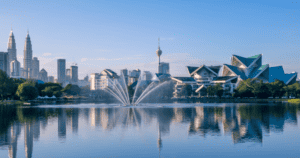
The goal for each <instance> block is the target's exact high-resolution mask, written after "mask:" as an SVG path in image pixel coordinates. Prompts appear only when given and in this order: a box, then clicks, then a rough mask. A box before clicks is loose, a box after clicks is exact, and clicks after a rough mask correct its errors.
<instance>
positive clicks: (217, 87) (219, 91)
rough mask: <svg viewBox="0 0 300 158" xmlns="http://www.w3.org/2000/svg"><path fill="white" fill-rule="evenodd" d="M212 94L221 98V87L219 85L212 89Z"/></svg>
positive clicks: (222, 91)
mask: <svg viewBox="0 0 300 158" xmlns="http://www.w3.org/2000/svg"><path fill="white" fill-rule="evenodd" d="M213 89H214V92H215V93H216V95H217V96H218V97H219V98H221V97H222V95H223V93H224V90H223V87H222V86H221V84H220V83H218V84H216V85H215V86H214V87H213Z"/></svg>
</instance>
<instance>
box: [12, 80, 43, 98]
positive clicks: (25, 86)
mask: <svg viewBox="0 0 300 158" xmlns="http://www.w3.org/2000/svg"><path fill="white" fill-rule="evenodd" d="M16 94H17V95H18V96H19V97H20V99H21V100H33V99H35V98H37V97H38V90H37V88H36V87H35V86H34V84H33V82H25V83H22V84H20V85H19V87H18V90H17V93H16Z"/></svg>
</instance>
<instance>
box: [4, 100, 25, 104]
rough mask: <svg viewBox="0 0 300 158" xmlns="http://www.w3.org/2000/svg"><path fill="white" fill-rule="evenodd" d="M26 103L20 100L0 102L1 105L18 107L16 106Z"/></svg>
mask: <svg viewBox="0 0 300 158" xmlns="http://www.w3.org/2000/svg"><path fill="white" fill-rule="evenodd" d="M24 103H25V101H20V100H6V101H0V105H16V104H24Z"/></svg>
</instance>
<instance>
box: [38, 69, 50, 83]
mask: <svg viewBox="0 0 300 158" xmlns="http://www.w3.org/2000/svg"><path fill="white" fill-rule="evenodd" d="M39 80H42V81H43V82H45V83H46V82H48V73H47V71H46V70H45V69H42V70H41V71H40V72H39Z"/></svg>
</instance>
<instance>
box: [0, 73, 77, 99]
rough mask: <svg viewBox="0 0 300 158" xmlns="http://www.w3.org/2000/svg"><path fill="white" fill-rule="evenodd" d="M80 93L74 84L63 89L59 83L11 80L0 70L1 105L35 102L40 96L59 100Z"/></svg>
mask: <svg viewBox="0 0 300 158" xmlns="http://www.w3.org/2000/svg"><path fill="white" fill-rule="evenodd" d="M80 91H81V89H80V88H79V87H78V86H77V85H72V84H69V85H67V86H66V87H65V88H62V86H61V84H59V83H50V82H48V83H38V82H36V81H35V80H31V79H27V80H25V79H22V78H21V79H16V78H10V77H9V76H8V75H7V74H6V72H4V71H2V70H0V97H1V98H0V99H1V104H10V103H12V102H15V100H21V101H27V100H34V99H36V98H37V97H38V96H42V97H44V96H48V97H52V96H55V97H56V98H58V97H61V96H62V95H79V94H80ZM4 100H5V102H4ZM8 100H10V101H8Z"/></svg>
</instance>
